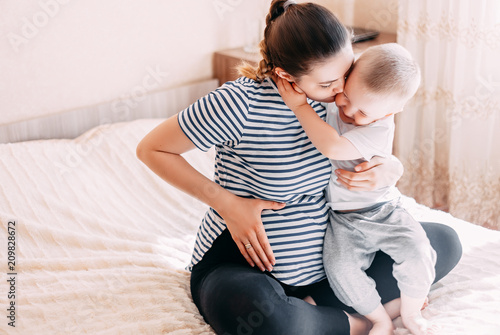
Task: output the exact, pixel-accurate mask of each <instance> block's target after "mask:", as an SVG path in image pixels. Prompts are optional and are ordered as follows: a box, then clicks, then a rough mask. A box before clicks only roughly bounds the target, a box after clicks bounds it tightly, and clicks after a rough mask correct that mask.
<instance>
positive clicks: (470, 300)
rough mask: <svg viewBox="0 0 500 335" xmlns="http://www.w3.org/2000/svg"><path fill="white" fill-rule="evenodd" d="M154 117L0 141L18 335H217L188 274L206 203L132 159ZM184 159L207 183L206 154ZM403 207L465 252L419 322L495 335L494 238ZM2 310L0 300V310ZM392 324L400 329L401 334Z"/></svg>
mask: <svg viewBox="0 0 500 335" xmlns="http://www.w3.org/2000/svg"><path fill="white" fill-rule="evenodd" d="M161 121H162V120H159V119H158V120H137V121H133V122H124V123H117V124H112V125H108V126H105V127H101V128H96V129H93V130H92V131H89V132H88V133H86V134H84V135H82V136H80V137H79V138H77V139H75V140H41V141H31V142H24V143H15V144H7V145H0V176H1V178H2V180H1V182H0V220H1V222H2V229H0V232H1V236H4V237H5V236H7V229H6V226H5V222H7V221H8V220H12V219H16V220H17V221H18V228H17V238H18V241H19V256H18V257H19V268H18V278H19V299H18V300H17V304H18V307H19V309H18V310H19V314H18V317H19V328H18V331H19V333H20V334H21V333H22V334H41V335H45V334H50V335H52V334H65V335H66V334H82V333H86V334H106V335H107V334H113V335H114V334H182V335H184V334H210V335H213V334H214V332H213V331H212V330H211V328H210V326H208V325H207V324H205V322H204V321H203V318H202V317H201V316H200V314H199V313H198V311H197V309H196V306H195V305H194V304H193V302H192V299H191V295H190V291H189V273H188V272H187V271H185V270H184V267H185V266H186V265H188V264H189V261H190V258H191V253H192V250H193V246H194V241H195V235H196V233H197V230H198V227H199V224H200V222H201V219H202V217H203V215H204V213H205V211H206V209H207V206H206V205H204V204H202V203H201V202H199V201H198V200H196V199H194V198H191V197H189V196H187V195H185V194H183V193H182V192H180V191H178V190H176V189H175V188H173V187H172V186H170V185H168V184H167V183H165V182H164V181H162V180H161V179H160V178H159V177H158V176H156V175H155V174H154V173H152V172H151V171H150V170H149V169H148V168H147V167H146V166H144V165H143V164H142V163H141V162H140V161H139V160H138V159H137V158H136V156H135V146H136V145H137V143H138V142H139V141H140V139H141V138H142V137H143V136H144V135H145V134H147V133H148V132H149V131H150V130H151V129H153V128H154V127H156V126H157V125H158V124H159V123H160V122H161ZM185 157H186V159H187V160H188V161H189V162H190V163H191V164H192V165H193V166H194V167H195V168H196V169H198V170H199V171H200V172H201V173H203V174H204V175H205V176H207V177H209V178H212V175H213V168H214V151H213V149H212V150H211V151H209V152H208V153H203V152H201V151H199V150H192V151H190V152H188V153H186V154H185ZM403 203H404V204H405V206H406V208H407V209H408V210H409V211H410V212H411V213H412V214H413V215H414V216H415V217H416V218H417V219H418V220H420V221H435V222H442V223H444V224H447V225H450V226H451V227H453V228H455V229H456V231H457V232H458V234H459V236H460V238H461V239H462V242H463V247H464V256H463V258H462V261H461V262H460V264H459V265H458V266H457V267H456V268H455V269H454V270H453V271H452V272H451V273H450V274H449V275H448V276H447V277H445V278H444V279H443V280H441V281H440V282H439V283H437V284H435V285H433V287H432V290H431V293H430V305H429V307H428V308H426V310H425V311H424V315H425V316H426V317H428V318H429V319H431V321H433V322H436V323H439V324H441V325H443V326H444V327H445V329H446V330H447V333H446V335H448V334H450V335H455V334H459V335H460V334H464V335H465V334H475V335H476V334H478V335H491V334H497V333H500V320H499V318H498V316H497V315H496V313H497V311H498V310H499V309H500V232H498V231H491V230H487V229H485V228H482V227H478V226H475V225H473V224H471V223H468V222H465V221H462V220H458V219H456V218H453V217H452V216H451V215H449V214H447V213H444V212H439V211H434V210H430V209H429V208H427V207H425V206H422V205H418V204H417V203H415V202H414V200H413V199H410V198H406V197H405V198H404V202H403ZM289 215H296V214H295V213H289ZM278 224H279V223H278ZM0 259H4V260H5V259H6V249H4V248H0ZM5 285H6V283H5V282H1V283H0V291H2V292H4V291H5ZM7 303H8V301H7V297H6V295H4V294H0V306H5V305H6V304H7ZM395 324H396V326H397V327H398V329H397V330H396V333H397V334H408V333H407V332H406V330H405V329H404V328H403V326H402V323H401V322H400V320H396V321H395ZM4 326H5V323H2V324H0V334H1V333H2V331H4V330H5V327H4ZM440 335H441V334H440ZM443 335H445V334H443Z"/></svg>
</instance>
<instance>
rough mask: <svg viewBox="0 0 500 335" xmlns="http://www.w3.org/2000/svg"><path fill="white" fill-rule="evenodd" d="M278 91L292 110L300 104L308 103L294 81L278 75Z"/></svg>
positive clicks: (296, 108)
mask: <svg viewBox="0 0 500 335" xmlns="http://www.w3.org/2000/svg"><path fill="white" fill-rule="evenodd" d="M278 92H279V93H280V94H281V98H283V101H284V102H285V104H286V105H287V106H288V108H290V109H291V110H292V111H294V112H295V111H297V110H298V109H299V108H300V107H301V106H303V105H308V103H307V97H306V94H305V93H304V92H303V91H302V90H301V89H300V88H299V87H298V86H297V85H295V83H293V84H290V83H289V82H288V81H287V80H285V79H283V78H279V77H278Z"/></svg>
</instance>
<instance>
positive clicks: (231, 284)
mask: <svg viewBox="0 0 500 335" xmlns="http://www.w3.org/2000/svg"><path fill="white" fill-rule="evenodd" d="M266 24H267V26H266V29H265V33H264V40H263V41H262V42H261V54H262V56H263V60H262V61H261V62H260V64H259V67H258V69H252V68H250V67H248V66H247V67H246V68H244V69H243V73H244V74H245V75H246V77H242V78H239V79H238V80H236V81H233V82H228V83H226V84H224V85H223V86H222V87H221V88H219V89H217V90H216V91H214V92H212V93H210V94H209V95H207V96H206V97H204V98H202V99H200V100H198V101H197V102H195V103H194V104H193V105H191V106H190V107H188V108H187V109H185V110H184V111H182V112H180V113H179V114H178V115H176V116H174V117H172V118H170V119H168V120H166V121H165V122H164V123H162V124H160V125H159V126H158V127H157V128H155V129H154V130H152V131H151V132H150V133H149V134H148V135H147V136H146V137H145V138H144V139H143V140H142V141H141V143H140V144H139V146H138V148H137V155H138V157H139V158H140V159H141V160H142V161H143V162H144V163H145V164H146V165H148V166H149V167H150V168H151V169H152V170H153V171H154V172H155V173H156V174H158V175H159V176H160V177H162V178H163V179H164V180H165V181H167V182H168V183H170V184H172V185H174V186H175V187H177V188H179V189H181V190H183V191H184V192H186V193H188V194H190V195H192V196H194V197H196V198H198V199H199V200H201V201H203V202H204V203H206V204H208V205H209V206H210V209H209V210H208V211H207V213H206V215H205V217H204V219H203V221H202V224H201V226H200V229H199V231H198V234H197V239H196V243H195V248H194V252H193V258H192V262H191V265H190V269H191V270H192V274H191V293H192V296H193V300H194V302H195V304H196V306H197V307H198V309H199V311H200V313H201V314H202V315H203V317H204V318H205V320H206V321H207V322H208V323H209V324H210V325H211V326H212V327H213V328H214V329H215V331H216V332H217V333H218V334H252V333H254V334H326V333H328V334H365V333H366V332H367V331H368V329H369V327H370V325H369V324H367V323H366V322H365V321H364V320H363V319H362V318H358V317H356V316H354V315H350V314H347V313H346V312H353V311H352V310H349V309H348V308H347V307H346V306H344V305H342V304H341V303H340V302H339V301H338V300H337V298H336V297H335V295H334V294H333V292H332V290H331V289H330V287H329V285H328V281H327V279H326V278H325V274H324V271H323V265H322V246H323V237H324V232H325V229H326V226H327V221H328V217H327V208H326V206H325V198H324V194H323V191H324V188H325V186H326V185H327V183H328V179H329V175H330V173H331V168H330V164H329V162H328V159H327V158H325V157H323V156H322V155H321V154H320V153H319V152H318V151H317V150H316V149H315V148H314V146H313V145H312V144H311V142H310V141H309V139H308V138H307V136H306V134H305V133H304V131H303V129H302V128H301V126H300V124H299V123H298V121H297V119H296V118H295V116H294V114H293V112H292V111H291V110H290V109H288V108H287V107H286V105H285V104H284V102H283V101H282V99H281V97H280V96H279V94H278V91H277V88H276V84H275V82H276V75H275V74H276V72H279V73H280V75H281V76H285V77H286V78H287V79H289V80H290V81H294V82H295V83H296V84H297V86H299V87H300V88H301V89H302V90H303V91H304V92H305V93H306V95H307V96H308V97H309V98H310V99H312V100H314V101H312V100H311V101H310V103H311V106H312V107H313V108H314V109H315V110H316V112H317V113H318V114H319V115H320V116H321V117H323V118H324V117H325V114H326V112H325V109H324V107H323V106H322V105H321V104H320V103H319V102H332V101H333V100H334V97H335V95H336V94H337V93H339V92H342V89H343V85H344V78H345V76H346V74H347V72H348V71H349V69H350V67H351V65H352V63H353V59H354V57H353V53H352V47H351V44H350V39H349V35H348V33H347V31H346V29H345V28H344V27H343V25H342V24H341V23H340V22H339V21H338V20H337V19H336V17H335V16H334V15H333V14H332V13H331V12H329V11H328V10H327V9H325V8H324V7H322V6H319V5H316V4H311V3H304V4H294V3H291V2H290V1H273V2H272V4H271V8H270V12H269V14H268V16H267V18H266ZM214 145H215V147H216V159H215V182H212V181H210V180H209V179H207V178H205V177H204V176H203V175H201V174H200V173H199V172H198V171H196V170H195V169H194V168H193V167H192V166H190V165H189V164H188V163H187V162H186V161H185V160H184V159H183V158H182V156H181V155H182V154H183V153H185V152H186V151H188V150H191V149H193V148H195V147H197V148H199V149H201V150H208V149H209V148H210V147H212V146H214ZM359 168H360V170H359V171H358V173H353V172H348V171H339V172H338V176H339V180H340V181H341V182H342V183H343V184H344V185H345V186H346V187H349V188H353V189H360V190H361V189H372V188H378V187H383V186H386V185H389V184H391V183H393V182H394V181H396V180H397V179H398V178H399V177H400V175H401V173H402V168H401V164H400V163H399V162H395V161H392V160H389V159H380V158H377V159H373V160H372V161H370V162H366V163H363V164H362V165H360V166H359ZM336 173H337V172H336ZM423 226H424V229H425V230H426V233H427V234H428V236H429V239H430V240H431V243H432V245H433V247H434V249H436V252H437V257H438V262H437V265H436V273H437V275H436V277H437V279H436V280H438V279H440V278H442V277H443V276H444V275H445V274H446V273H448V272H449V271H450V270H451V269H452V268H453V267H454V266H455V264H456V263H457V262H458V259H459V257H460V244H459V242H458V238H457V236H456V234H455V233H454V231H453V230H451V229H449V228H447V227H445V226H442V225H438V224H431V223H429V224H423ZM438 241H439V243H438ZM392 264H393V263H392V260H391V259H390V258H389V257H388V256H387V255H385V254H383V253H379V254H378V255H377V257H376V259H375V260H374V262H373V264H372V266H371V268H370V269H368V271H367V272H368V273H369V274H370V275H371V276H372V277H373V278H374V279H375V280H376V282H377V288H378V290H379V292H380V295H381V297H382V299H383V302H384V303H388V304H386V307H387V308H388V309H390V310H391V314H392V316H393V317H396V316H397V315H398V313H399V310H398V300H397V298H398V297H399V291H398V288H397V285H396V281H395V280H394V278H393V277H392ZM339 271H341V269H339ZM304 298H307V299H308V301H311V302H314V303H315V304H316V305H317V306H314V305H313V304H310V303H307V302H306V301H304V300H303V299H304ZM344 310H345V311H346V312H344Z"/></svg>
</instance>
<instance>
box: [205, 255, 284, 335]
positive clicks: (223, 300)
mask: <svg viewBox="0 0 500 335" xmlns="http://www.w3.org/2000/svg"><path fill="white" fill-rule="evenodd" d="M280 291H283V289H282V288H281V286H280V285H279V284H278V283H277V282H276V281H275V280H274V279H272V278H269V277H268V276H266V275H265V274H263V273H260V272H259V271H258V270H256V271H254V270H253V269H251V268H248V267H242V266H239V265H235V266H221V267H219V268H217V269H215V270H213V271H212V272H211V273H210V274H208V275H207V276H206V278H205V279H204V281H203V283H202V287H201V288H200V303H199V304H200V306H198V308H199V309H200V312H201V313H202V315H203V316H204V318H205V320H206V321H207V322H208V323H209V324H210V325H211V326H212V328H214V330H215V331H216V332H217V334H280V333H282V332H281V331H280V327H283V325H284V324H286V320H285V319H284V316H283V315H282V309H280V308H279V307H278V306H279V305H280V304H281V301H282V299H286V298H287V297H286V295H285V294H284V291H283V292H282V294H283V296H280Z"/></svg>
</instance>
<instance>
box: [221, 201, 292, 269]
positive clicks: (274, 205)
mask: <svg viewBox="0 0 500 335" xmlns="http://www.w3.org/2000/svg"><path fill="white" fill-rule="evenodd" d="M283 207H285V204H284V203H280V202H276V201H267V200H262V199H248V198H242V197H239V196H236V195H235V196H234V197H232V198H231V200H229V201H228V202H227V203H226V204H225V205H224V208H223V209H217V208H215V210H217V212H218V213H219V214H220V215H221V216H222V218H224V221H225V223H226V226H227V229H228V230H229V232H230V233H231V237H232V238H233V240H234V242H235V243H236V245H237V246H238V248H239V249H240V252H241V254H242V255H243V256H244V257H245V259H246V260H247V262H248V264H250V265H251V266H252V267H253V266H255V265H257V266H258V267H259V269H261V271H265V270H266V269H267V270H268V271H272V269H273V265H274V264H275V262H276V259H275V258H274V254H273V250H272V249H271V245H270V244H269V241H268V239H267V235H266V231H265V230H264V225H263V224H262V218H261V215H262V211H263V210H264V209H274V210H278V209H282V208H283Z"/></svg>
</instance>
